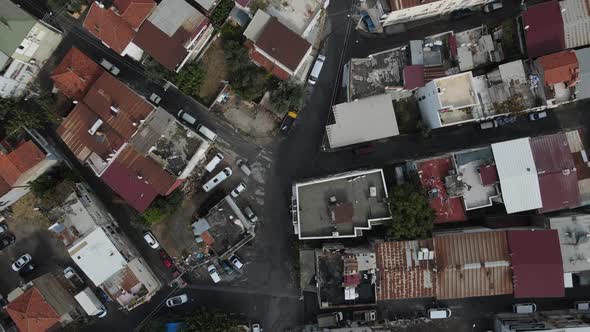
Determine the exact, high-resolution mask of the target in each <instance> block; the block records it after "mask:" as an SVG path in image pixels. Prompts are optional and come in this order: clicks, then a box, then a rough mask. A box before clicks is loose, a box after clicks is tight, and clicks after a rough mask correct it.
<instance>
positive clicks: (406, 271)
mask: <svg viewBox="0 0 590 332" xmlns="http://www.w3.org/2000/svg"><path fill="white" fill-rule="evenodd" d="M420 248H429V249H432V248H433V244H432V240H431V239H429V240H419V241H400V242H384V243H379V244H377V247H376V256H377V268H378V269H379V273H378V287H377V300H378V301H383V300H394V299H408V298H420V297H433V296H434V294H435V286H436V282H435V273H434V271H433V268H434V260H430V261H427V260H426V261H425V260H421V261H418V259H417V257H418V251H419V250H420Z"/></svg>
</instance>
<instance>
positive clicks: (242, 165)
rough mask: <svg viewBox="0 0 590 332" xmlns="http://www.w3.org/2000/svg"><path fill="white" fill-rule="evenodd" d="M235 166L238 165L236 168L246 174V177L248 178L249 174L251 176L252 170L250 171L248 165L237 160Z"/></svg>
mask: <svg viewBox="0 0 590 332" xmlns="http://www.w3.org/2000/svg"><path fill="white" fill-rule="evenodd" d="M236 165H238V168H239V169H240V170H241V171H242V172H244V174H246V176H250V174H252V170H251V169H250V167H249V166H248V164H246V163H245V162H244V161H243V160H242V159H238V161H237V162H236Z"/></svg>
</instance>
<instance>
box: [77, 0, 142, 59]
mask: <svg viewBox="0 0 590 332" xmlns="http://www.w3.org/2000/svg"><path fill="white" fill-rule="evenodd" d="M101 6H102V7H101ZM83 24H84V28H85V29H86V30H88V32H90V33H91V34H93V35H94V36H95V37H96V38H98V39H99V40H101V41H102V42H103V43H105V44H107V45H108V46H109V47H110V48H112V49H113V50H114V51H115V52H117V53H119V54H120V53H122V52H123V51H124V50H125V48H126V47H127V45H129V43H130V42H131V40H132V39H133V35H134V34H135V31H133V28H132V27H131V25H129V23H128V22H127V21H125V20H124V19H123V18H122V17H121V16H119V15H117V13H115V12H114V11H113V10H110V9H106V8H104V5H99V4H98V3H97V2H93V3H92V5H91V7H90V11H89V12H88V15H87V16H86V18H85V19H84V23H83Z"/></svg>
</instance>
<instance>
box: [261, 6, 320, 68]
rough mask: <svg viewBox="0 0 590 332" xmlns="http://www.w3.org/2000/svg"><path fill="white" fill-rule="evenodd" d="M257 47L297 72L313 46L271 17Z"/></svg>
mask: <svg viewBox="0 0 590 332" xmlns="http://www.w3.org/2000/svg"><path fill="white" fill-rule="evenodd" d="M255 45H256V47H257V48H259V49H260V50H262V51H264V52H265V53H266V54H268V55H269V56H270V57H272V58H273V59H275V60H276V61H278V62H279V63H281V64H282V65H284V66H285V67H287V68H289V69H290V70H291V71H295V70H296V69H297V67H298V66H299V64H300V63H301V62H302V61H303V60H304V57H305V55H306V54H307V52H308V50H309V49H310V48H311V44H310V43H309V42H308V41H306V40H305V39H303V38H301V37H300V36H299V35H298V34H296V33H295V32H293V31H291V30H289V28H287V27H286V26H285V25H283V24H281V23H280V22H279V21H278V20H277V19H276V18H275V17H271V18H270V19H269V20H268V22H267V23H266V25H265V26H264V28H263V30H262V32H261V33H260V36H259V37H258V40H256V42H255Z"/></svg>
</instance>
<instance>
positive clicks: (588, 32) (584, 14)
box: [559, 0, 590, 48]
mask: <svg viewBox="0 0 590 332" xmlns="http://www.w3.org/2000/svg"><path fill="white" fill-rule="evenodd" d="M559 7H560V8H561V17H562V19H563V35H564V38H565V48H578V47H580V46H584V45H588V44H590V7H589V6H588V2H587V1H586V0H564V1H559Z"/></svg>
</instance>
